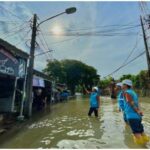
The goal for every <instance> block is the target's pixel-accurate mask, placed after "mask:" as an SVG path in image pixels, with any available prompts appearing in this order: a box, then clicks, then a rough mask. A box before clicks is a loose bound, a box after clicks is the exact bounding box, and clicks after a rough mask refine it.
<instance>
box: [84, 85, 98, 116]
mask: <svg viewBox="0 0 150 150" xmlns="http://www.w3.org/2000/svg"><path fill="white" fill-rule="evenodd" d="M86 92H87V93H89V94H90V109H89V112H88V116H91V115H92V113H93V112H94V114H95V117H98V109H99V107H100V95H99V93H98V88H97V87H93V88H92V92H89V91H87V90H86Z"/></svg>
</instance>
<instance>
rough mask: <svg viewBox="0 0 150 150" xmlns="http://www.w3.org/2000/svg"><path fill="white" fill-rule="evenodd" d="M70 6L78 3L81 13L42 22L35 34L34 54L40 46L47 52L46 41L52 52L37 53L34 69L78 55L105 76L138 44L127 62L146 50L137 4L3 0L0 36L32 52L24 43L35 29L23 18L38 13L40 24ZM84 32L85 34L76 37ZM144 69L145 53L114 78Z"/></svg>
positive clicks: (118, 65) (40, 68) (0, 5)
mask: <svg viewBox="0 0 150 150" xmlns="http://www.w3.org/2000/svg"><path fill="white" fill-rule="evenodd" d="M147 5H148V6H149V2H147ZM69 7H76V8H77V12H76V13H74V14H71V15H67V14H64V15H62V16H59V17H57V18H55V19H52V20H49V21H47V22H45V23H43V24H42V25H41V26H40V31H42V33H41V32H39V34H38V35H37V42H38V44H39V46H40V48H39V47H37V49H36V54H37V53H40V52H41V49H44V50H45V51H47V49H46V48H47V46H42V45H45V43H44V42H45V41H46V42H47V44H48V47H49V48H50V49H52V50H53V52H52V53H50V54H47V55H41V56H38V57H36V60H35V61H36V62H35V68H36V69H38V70H42V69H44V67H45V66H46V60H47V59H48V58H49V59H52V58H53V59H59V60H61V59H77V60H81V61H83V62H85V63H86V64H88V65H91V66H93V67H95V68H96V69H97V71H98V74H100V75H101V76H102V77H104V76H106V75H108V74H109V73H111V72H113V71H114V70H115V69H116V68H118V67H120V65H122V63H123V62H124V61H125V60H126V59H127V57H128V56H129V54H130V53H131V51H132V49H133V48H134V47H135V49H134V51H133V53H132V55H131V56H130V57H129V59H128V61H130V60H132V59H133V58H134V57H136V56H137V55H139V54H140V53H141V52H142V51H144V42H143V37H142V31H141V27H140V14H141V11H140V9H139V4H138V2H71V1H70V2H0V10H1V13H0V33H1V34H0V38H3V39H5V40H6V41H8V42H10V43H12V44H13V45H16V47H18V48H21V49H22V50H24V51H26V52H29V47H28V46H26V45H29V44H30V39H31V38H30V36H31V31H30V29H31V28H30V23H29V22H24V21H29V20H30V19H32V18H33V14H34V13H36V14H37V15H38V22H40V21H42V20H44V19H46V18H48V17H51V16H54V15H56V14H58V13H61V12H63V11H64V10H65V9H66V8H69ZM15 14H16V16H15ZM20 29H21V30H20ZM56 30H57V32H59V33H61V34H66V33H69V34H70V33H72V36H54V35H52V34H50V33H55V34H56ZM10 32H11V33H10ZM15 32H16V33H15ZM106 32H107V33H106ZM14 33H15V34H14ZM91 33H92V36H91ZM80 34H83V35H84V36H77V35H80ZM89 34H90V35H89ZM43 36H44V39H45V41H44V40H43ZM24 43H26V44H24ZM42 43H44V44H42ZM144 69H147V61H146V57H145V54H144V55H142V56H141V57H139V58H138V59H137V60H135V61H134V62H132V63H130V64H129V65H127V66H126V67H124V68H123V69H121V70H119V71H118V72H116V73H115V74H113V75H112V76H113V77H115V78H118V77H120V76H121V75H123V74H128V73H130V74H137V73H139V72H140V70H144Z"/></svg>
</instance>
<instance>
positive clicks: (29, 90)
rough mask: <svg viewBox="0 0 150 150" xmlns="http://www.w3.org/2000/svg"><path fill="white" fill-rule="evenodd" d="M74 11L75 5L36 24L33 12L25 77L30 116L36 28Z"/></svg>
mask: <svg viewBox="0 0 150 150" xmlns="http://www.w3.org/2000/svg"><path fill="white" fill-rule="evenodd" d="M75 12H76V8H75V7H71V8H67V9H66V10H65V11H64V12H62V13H59V14H57V15H55V16H52V17H50V18H48V19H45V20H43V21H41V22H40V23H39V24H37V15H36V14H34V17H33V27H32V37H31V48H30V57H29V69H28V79H27V103H26V108H27V111H28V112H27V114H28V116H29V117H30V116H31V115H32V99H33V97H32V95H33V94H32V82H33V66H34V52H35V42H36V32H37V28H38V27H39V26H40V25H41V24H42V23H44V22H46V21H48V20H50V19H53V18H55V17H57V16H60V15H63V14H72V13H75Z"/></svg>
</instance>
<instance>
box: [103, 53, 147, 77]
mask: <svg viewBox="0 0 150 150" xmlns="http://www.w3.org/2000/svg"><path fill="white" fill-rule="evenodd" d="M143 54H145V51H143V52H142V53H140V54H139V55H138V56H136V57H135V58H133V59H132V60H130V61H129V62H127V63H126V64H124V65H122V66H120V67H119V68H117V69H116V70H114V71H113V72H112V73H110V74H108V75H107V76H105V77H104V78H106V77H108V76H110V75H112V74H114V73H116V72H118V71H119V70H120V69H122V68H123V67H125V66H127V65H128V64H130V63H131V62H133V61H134V60H136V59H137V58H139V57H140V56H142V55H143Z"/></svg>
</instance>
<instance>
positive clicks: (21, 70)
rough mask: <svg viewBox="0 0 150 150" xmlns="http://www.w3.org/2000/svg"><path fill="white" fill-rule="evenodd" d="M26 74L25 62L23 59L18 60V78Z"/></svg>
mask: <svg viewBox="0 0 150 150" xmlns="http://www.w3.org/2000/svg"><path fill="white" fill-rule="evenodd" d="M25 73H26V61H25V60H24V59H19V73H18V75H19V77H21V78H23V77H24V76H25Z"/></svg>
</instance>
